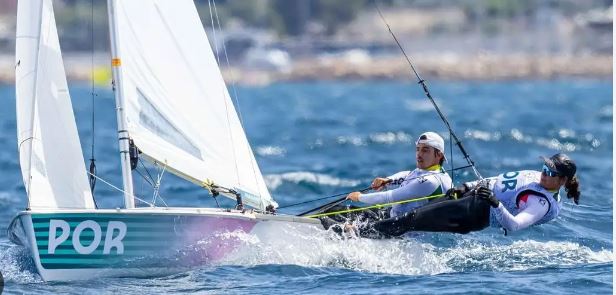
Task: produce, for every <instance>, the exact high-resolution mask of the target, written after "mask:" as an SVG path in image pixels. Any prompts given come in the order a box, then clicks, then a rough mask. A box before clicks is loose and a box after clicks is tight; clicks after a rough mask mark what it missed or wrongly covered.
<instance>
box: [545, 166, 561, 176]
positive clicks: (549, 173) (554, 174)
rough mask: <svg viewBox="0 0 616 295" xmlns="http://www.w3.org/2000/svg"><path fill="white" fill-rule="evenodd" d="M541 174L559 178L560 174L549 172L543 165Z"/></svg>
mask: <svg viewBox="0 0 616 295" xmlns="http://www.w3.org/2000/svg"><path fill="white" fill-rule="evenodd" d="M541 173H543V174H544V175H547V176H549V177H556V176H560V173H558V172H554V171H552V170H550V168H549V167H548V166H547V165H545V164H543V169H542V171H541Z"/></svg>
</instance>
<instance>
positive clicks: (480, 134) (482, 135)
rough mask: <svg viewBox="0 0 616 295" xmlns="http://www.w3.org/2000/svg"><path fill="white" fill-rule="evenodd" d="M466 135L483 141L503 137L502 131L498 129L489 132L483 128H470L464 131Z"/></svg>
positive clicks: (496, 139) (497, 139)
mask: <svg viewBox="0 0 616 295" xmlns="http://www.w3.org/2000/svg"><path fill="white" fill-rule="evenodd" d="M464 136H465V137H466V138H472V139H478V140H483V141H499V140H500V139H501V133H500V132H498V131H496V132H487V131H482V130H473V129H469V130H466V131H464Z"/></svg>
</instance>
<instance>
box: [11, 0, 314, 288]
mask: <svg viewBox="0 0 616 295" xmlns="http://www.w3.org/2000/svg"><path fill="white" fill-rule="evenodd" d="M107 5H108V17H109V24H110V42H111V55H112V56H111V66H112V71H113V85H114V95H115V99H116V109H117V125H118V143H119V147H120V149H119V150H120V156H121V167H122V179H123V187H122V189H121V191H122V192H123V193H122V194H119V195H122V196H123V198H124V208H116V209H99V208H97V206H96V203H95V201H94V198H93V193H92V192H91V190H90V187H89V183H88V177H89V176H88V172H87V171H86V169H85V162H84V159H83V155H82V150H81V146H80V144H79V135H78V132H77V128H76V124H75V118H74V115H73V109H72V105H71V99H70V95H69V91H68V87H67V81H66V76H65V71H64V66H63V61H62V54H61V50H60V44H59V39H58V33H57V29H56V23H55V19H54V11H53V6H52V1H51V0H28V1H24V0H22V1H19V3H18V12H17V33H16V34H17V35H16V100H17V104H16V105H17V129H18V134H17V139H18V150H19V160H20V166H21V172H22V177H23V182H24V186H25V190H26V193H27V201H28V202H27V208H26V209H25V210H24V211H22V212H19V213H18V214H17V216H16V217H15V218H14V219H13V220H12V222H11V224H10V226H9V233H8V234H9V237H10V239H11V240H12V241H13V242H15V243H17V244H20V245H23V246H25V247H27V248H28V249H29V252H30V253H31V256H32V258H33V260H34V264H35V265H36V269H37V271H38V273H39V274H40V275H41V277H42V278H43V279H44V280H45V281H64V280H83V279H90V278H97V277H101V276H149V275H152V274H155V273H167V272H173V271H176V270H182V269H186V268H188V267H194V266H195V265H201V264H203V263H207V262H209V261H215V260H217V259H220V258H222V257H224V256H225V255H226V254H228V253H229V252H232V251H234V250H235V249H236V247H237V245H235V243H233V242H232V241H229V240H222V239H220V238H217V237H219V234H220V233H228V232H234V231H242V232H246V233H250V232H253V231H255V230H256V229H259V228H262V229H263V228H265V230H268V229H267V228H269V227H271V228H272V229H275V228H276V227H277V226H280V225H281V224H282V223H293V224H294V225H295V224H296V225H298V227H304V226H307V227H313V226H315V225H318V224H319V222H318V220H315V219H311V218H303V217H297V216H290V215H280V214H275V213H274V211H275V210H274V209H275V208H276V207H277V203H276V202H275V200H274V199H273V198H272V197H271V195H270V193H269V191H268V189H267V187H266V185H265V182H264V180H263V176H262V174H261V171H260V170H259V166H258V164H257V162H256V160H255V157H254V154H253V152H252V150H251V148H250V144H249V142H248V140H247V138H246V135H245V133H244V129H243V127H242V124H241V122H240V120H239V117H238V115H237V113H236V111H235V107H234V105H233V103H232V101H231V99H230V96H229V93H228V90H227V87H226V85H225V82H224V80H223V78H222V75H221V72H220V69H219V67H218V63H217V62H216V59H215V57H214V54H213V52H212V49H211V47H210V45H209V42H208V39H207V36H206V33H205V31H204V28H203V26H202V23H201V21H200V18H199V16H198V14H197V10H196V7H195V4H194V3H193V1H191V0H174V1H168V0H140V1H122V0H108V1H107ZM135 151H137V152H135ZM135 154H138V155H139V156H140V157H142V158H143V159H145V160H147V161H149V162H150V163H151V164H153V165H156V166H158V167H162V169H164V170H165V171H169V172H171V173H173V174H175V175H177V176H179V177H181V178H184V179H186V180H188V181H190V182H193V183H195V184H196V185H199V186H201V187H203V188H204V189H206V190H209V191H210V192H211V193H212V194H215V195H217V194H220V195H222V196H226V197H228V198H231V199H232V200H234V201H235V202H237V206H236V207H235V208H230V209H221V208H184V207H182V208H180V207H167V206H164V207H159V206H146V207H137V206H135V199H136V198H137V197H136V196H135V194H134V191H133V179H132V171H131V161H133V162H132V163H134V160H135V159H134V158H133V157H134V156H135ZM131 158H132V159H131ZM197 244H199V245H205V246H203V247H196V250H195V245H197Z"/></svg>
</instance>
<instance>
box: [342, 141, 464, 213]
mask: <svg viewBox="0 0 616 295" xmlns="http://www.w3.org/2000/svg"><path fill="white" fill-rule="evenodd" d="M445 160H446V159H445V141H444V140H443V138H442V137H441V136H440V135H438V134H436V133H434V132H425V133H423V134H421V135H420V136H419V137H418V138H417V141H416V142H415V161H416V165H417V168H416V169H415V170H412V171H401V172H398V173H396V174H393V175H391V176H388V177H385V178H382V177H377V178H375V179H374V180H373V181H372V185H371V188H372V189H374V190H377V191H378V192H374V193H368V194H362V193H361V192H352V193H350V194H348V196H347V199H349V200H352V201H356V202H363V203H366V204H387V203H393V202H397V201H403V200H409V199H416V198H423V197H427V196H433V195H439V194H444V193H445V192H447V190H449V189H450V188H452V181H451V177H449V174H447V172H445V171H444V170H443V168H442V164H443V162H444V161H445ZM428 202H430V200H422V201H417V202H408V203H403V204H396V205H393V206H392V208H391V210H390V211H389V214H390V216H391V217H396V216H400V215H403V214H404V213H406V212H409V211H411V210H413V209H414V208H418V207H421V206H423V205H425V204H427V203H428Z"/></svg>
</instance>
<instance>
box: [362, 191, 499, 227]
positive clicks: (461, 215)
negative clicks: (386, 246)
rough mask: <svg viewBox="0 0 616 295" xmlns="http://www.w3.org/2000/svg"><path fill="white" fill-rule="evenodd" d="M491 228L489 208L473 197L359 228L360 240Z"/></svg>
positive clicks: (416, 210)
mask: <svg viewBox="0 0 616 295" xmlns="http://www.w3.org/2000/svg"><path fill="white" fill-rule="evenodd" d="M489 224H490V205H489V204H488V203H487V202H486V201H485V200H482V199H480V198H478V197H477V196H475V195H473V194H469V195H467V196H464V197H462V198H460V199H457V200H443V201H441V202H436V203H430V204H427V205H425V206H423V207H420V208H417V209H415V210H413V211H411V212H408V213H406V214H404V215H402V216H398V217H393V218H388V219H384V220H380V221H376V222H372V223H369V224H367V225H366V226H364V227H362V228H359V232H360V235H361V236H372V235H374V233H375V232H378V233H380V234H382V235H384V236H390V237H392V236H400V235H402V234H404V233H406V232H408V231H425V232H451V233H459V234H467V233H469V232H472V231H478V230H482V229H484V228H486V227H488V225H489Z"/></svg>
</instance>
